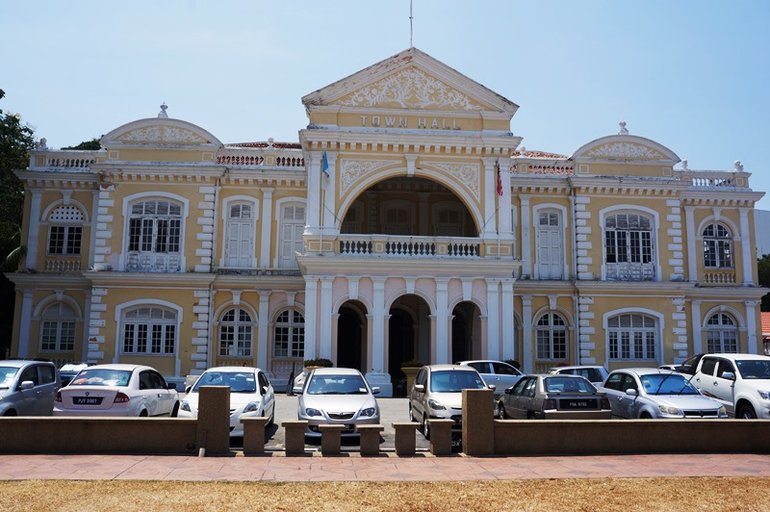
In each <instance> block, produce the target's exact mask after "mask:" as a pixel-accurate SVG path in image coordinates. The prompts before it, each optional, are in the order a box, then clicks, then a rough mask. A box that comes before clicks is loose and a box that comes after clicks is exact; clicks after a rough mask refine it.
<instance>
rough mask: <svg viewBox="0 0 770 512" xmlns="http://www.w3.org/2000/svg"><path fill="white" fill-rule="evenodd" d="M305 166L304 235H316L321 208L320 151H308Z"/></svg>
mask: <svg viewBox="0 0 770 512" xmlns="http://www.w3.org/2000/svg"><path fill="white" fill-rule="evenodd" d="M308 157H309V160H310V161H309V165H308V166H307V211H306V213H307V218H306V219H307V220H306V222H307V224H306V225H305V234H306V235H317V234H318V233H319V229H320V219H321V217H320V216H319V212H320V209H321V152H320V151H308Z"/></svg>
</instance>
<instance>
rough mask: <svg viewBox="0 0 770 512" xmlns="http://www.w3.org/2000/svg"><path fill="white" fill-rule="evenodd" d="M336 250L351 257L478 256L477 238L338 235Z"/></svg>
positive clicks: (478, 243) (479, 252) (479, 247)
mask: <svg viewBox="0 0 770 512" xmlns="http://www.w3.org/2000/svg"><path fill="white" fill-rule="evenodd" d="M337 242H338V253H339V254H342V255H351V256H367V255H376V256H393V257H418V258H419V257H436V256H440V257H451V258H478V257H479V256H480V255H481V242H480V241H479V239H478V238H461V237H458V238H444V237H428V236H425V237H418V236H396V235H340V236H339V237H338V238H337Z"/></svg>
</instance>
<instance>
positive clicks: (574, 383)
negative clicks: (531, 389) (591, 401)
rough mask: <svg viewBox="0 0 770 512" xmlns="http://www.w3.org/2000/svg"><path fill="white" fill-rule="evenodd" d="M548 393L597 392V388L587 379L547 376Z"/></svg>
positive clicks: (546, 387) (546, 386) (545, 383)
mask: <svg viewBox="0 0 770 512" xmlns="http://www.w3.org/2000/svg"><path fill="white" fill-rule="evenodd" d="M544 385H545V392H546V393H596V388H595V387H594V386H593V384H591V383H590V382H588V381H587V380H586V379H576V378H569V377H546V378H545V382H544Z"/></svg>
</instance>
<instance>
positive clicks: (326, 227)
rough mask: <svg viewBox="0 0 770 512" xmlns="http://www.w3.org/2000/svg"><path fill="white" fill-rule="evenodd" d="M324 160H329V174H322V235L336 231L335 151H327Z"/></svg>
mask: <svg viewBox="0 0 770 512" xmlns="http://www.w3.org/2000/svg"><path fill="white" fill-rule="evenodd" d="M326 161H327V162H329V170H328V172H329V176H328V177H327V176H325V175H323V172H322V178H321V179H322V181H323V186H322V188H323V191H324V204H323V220H324V222H323V227H322V228H321V229H322V230H323V234H324V236H326V235H333V234H336V233H337V205H336V187H337V178H336V176H337V171H336V168H337V152H336V151H327V152H326Z"/></svg>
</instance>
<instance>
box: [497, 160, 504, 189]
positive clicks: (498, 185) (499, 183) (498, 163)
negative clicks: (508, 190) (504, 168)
mask: <svg viewBox="0 0 770 512" xmlns="http://www.w3.org/2000/svg"><path fill="white" fill-rule="evenodd" d="M495 171H496V172H495V174H497V195H498V196H501V195H503V179H502V178H501V177H500V160H498V161H497V162H495Z"/></svg>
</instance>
